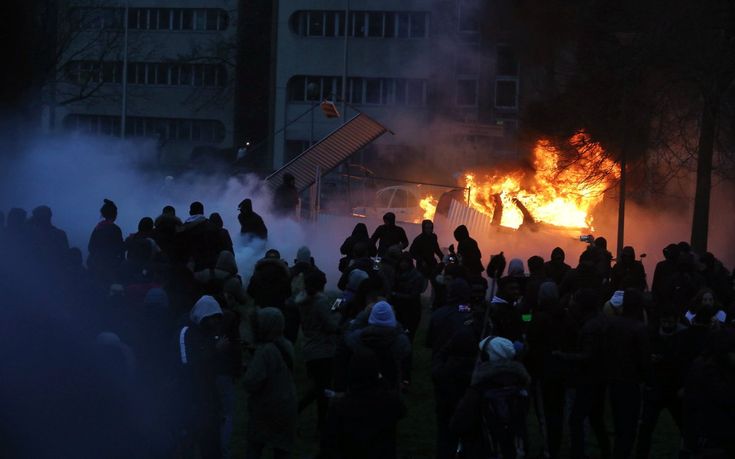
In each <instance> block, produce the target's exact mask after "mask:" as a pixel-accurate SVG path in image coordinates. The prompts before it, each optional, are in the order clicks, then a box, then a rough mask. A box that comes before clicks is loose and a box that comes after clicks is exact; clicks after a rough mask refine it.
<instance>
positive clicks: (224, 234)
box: [209, 212, 235, 253]
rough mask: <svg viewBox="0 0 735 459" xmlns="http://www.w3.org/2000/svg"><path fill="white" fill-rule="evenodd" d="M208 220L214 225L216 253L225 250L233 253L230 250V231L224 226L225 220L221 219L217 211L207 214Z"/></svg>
mask: <svg viewBox="0 0 735 459" xmlns="http://www.w3.org/2000/svg"><path fill="white" fill-rule="evenodd" d="M209 221H210V222H212V225H214V230H213V231H214V233H215V240H216V246H217V253H220V252H222V251H223V250H226V251H228V252H232V253H235V251H234V250H232V238H231V237H230V232H229V231H227V229H226V228H225V222H223V221H222V216H221V215H220V214H218V213H217V212H213V213H212V214H211V215H210V216H209Z"/></svg>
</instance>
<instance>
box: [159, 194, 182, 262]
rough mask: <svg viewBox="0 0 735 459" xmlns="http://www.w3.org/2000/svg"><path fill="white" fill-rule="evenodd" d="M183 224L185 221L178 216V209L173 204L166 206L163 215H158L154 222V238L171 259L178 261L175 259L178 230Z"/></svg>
mask: <svg viewBox="0 0 735 459" xmlns="http://www.w3.org/2000/svg"><path fill="white" fill-rule="evenodd" d="M182 225H183V223H182V222H181V219H180V218H179V217H177V216H176V209H174V207H173V206H166V207H164V208H163V211H162V212H161V215H159V216H158V217H156V220H155V222H154V226H155V228H154V231H153V239H154V240H155V241H156V244H157V245H158V247H160V248H161V251H162V252H163V253H164V254H166V257H167V258H168V259H169V260H170V261H177V260H175V256H176V231H177V230H178V229H179V228H181V226H182Z"/></svg>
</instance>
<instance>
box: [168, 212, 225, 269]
mask: <svg viewBox="0 0 735 459" xmlns="http://www.w3.org/2000/svg"><path fill="white" fill-rule="evenodd" d="M176 238H177V246H178V251H179V257H180V258H179V259H180V260H182V261H183V262H187V261H188V260H190V259H192V260H194V270H195V271H200V270H202V269H208V268H214V266H215V264H216V263H217V256H218V255H219V250H218V249H219V243H218V237H217V228H216V227H215V225H214V224H213V223H212V222H210V221H209V220H207V218H205V217H204V216H203V215H195V216H193V217H190V218H188V219H187V220H186V223H184V226H183V227H182V229H181V232H179V233H177V236H176Z"/></svg>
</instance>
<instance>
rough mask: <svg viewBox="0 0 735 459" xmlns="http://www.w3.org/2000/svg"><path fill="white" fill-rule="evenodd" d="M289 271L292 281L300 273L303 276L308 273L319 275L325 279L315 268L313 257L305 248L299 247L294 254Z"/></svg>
mask: <svg viewBox="0 0 735 459" xmlns="http://www.w3.org/2000/svg"><path fill="white" fill-rule="evenodd" d="M290 271H291V279H292V280H293V279H295V278H296V276H298V275H299V274H301V273H303V274H304V276H307V275H308V274H310V273H321V274H322V275H323V276H325V278H326V275H325V274H324V273H323V272H322V271H321V270H320V269H319V268H318V267H317V266H316V263H315V261H314V257H312V256H311V250H310V249H309V248H308V247H306V246H301V247H299V250H298V251H297V252H296V259H294V265H293V266H292V267H291V268H290ZM292 289H293V287H292Z"/></svg>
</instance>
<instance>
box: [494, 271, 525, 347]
mask: <svg viewBox="0 0 735 459" xmlns="http://www.w3.org/2000/svg"><path fill="white" fill-rule="evenodd" d="M520 298H521V289H520V285H519V284H518V280H517V279H516V278H513V277H509V276H506V277H503V278H502V279H500V281H499V282H498V292H497V293H496V295H495V297H493V299H492V301H491V302H490V318H491V319H492V323H493V331H492V334H493V336H499V337H503V338H507V339H509V340H511V341H521V340H522V339H523V319H522V317H521V311H520V309H519V308H518V301H519V299H520Z"/></svg>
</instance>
